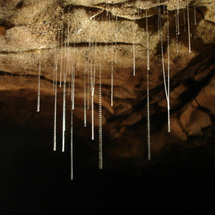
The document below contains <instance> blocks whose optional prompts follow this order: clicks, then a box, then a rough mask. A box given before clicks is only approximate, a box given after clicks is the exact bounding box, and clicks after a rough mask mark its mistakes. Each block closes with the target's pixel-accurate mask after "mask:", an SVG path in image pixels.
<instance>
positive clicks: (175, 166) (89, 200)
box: [0, 127, 215, 215]
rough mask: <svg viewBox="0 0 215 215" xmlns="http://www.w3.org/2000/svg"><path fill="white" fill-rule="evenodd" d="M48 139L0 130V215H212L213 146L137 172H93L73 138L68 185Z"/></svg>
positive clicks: (66, 167)
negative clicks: (72, 163) (72, 174)
mask: <svg viewBox="0 0 215 215" xmlns="http://www.w3.org/2000/svg"><path fill="white" fill-rule="evenodd" d="M52 138H53V136H52V132H47V131H43V130H39V129H35V130H32V129H30V128H29V129H27V128H22V127H19V128H1V134H0V198H1V201H0V214H2V215H4V214H14V212H15V213H16V214H38V215H40V214H60V215H61V214H82V212H83V211H84V212H85V213H84V214H95V213H97V212H100V214H126V213H128V212H129V213H132V214H166V213H169V214H182V213H183V214H196V213H197V212H198V213H201V214H213V211H214V203H215V201H214V200H215V198H214V191H215V190H214V182H215V181H214V179H215V178H214V167H215V165H214V164H215V157H214V154H215V153H214V152H215V147H214V146H213V144H209V145H207V146H204V147H198V149H195V148H193V149H190V150H192V153H191V151H190V150H189V149H186V150H185V151H183V152H180V153H178V154H177V152H174V154H172V155H170V154H169V155H168V154H167V155H166V156H172V157H173V159H171V162H170V161H169V160H168V159H167V160H166V161H164V160H162V161H160V162H157V163H154V164H152V165H150V164H149V165H146V166H145V167H142V168H138V167H137V168H135V167H134V168H127V167H126V165H124V166H122V168H119V166H120V165H117V164H116V166H117V167H114V166H110V165H108V164H107V163H105V164H104V170H102V171H99V170H97V166H96V165H91V164H89V163H88V160H87V159H86V155H87V153H88V151H86V149H85V148H84V147H83V144H82V142H80V141H81V140H80V138H78V137H75V140H76V142H75V146H74V155H75V158H74V168H75V171H74V181H70V155H69V149H67V151H66V152H65V153H61V152H60V150H59V151H57V152H53V151H52ZM59 142H60V141H59ZM68 144H69V143H68V141H67V147H68ZM145 162H149V161H147V160H145ZM105 165H106V166H107V168H105Z"/></svg>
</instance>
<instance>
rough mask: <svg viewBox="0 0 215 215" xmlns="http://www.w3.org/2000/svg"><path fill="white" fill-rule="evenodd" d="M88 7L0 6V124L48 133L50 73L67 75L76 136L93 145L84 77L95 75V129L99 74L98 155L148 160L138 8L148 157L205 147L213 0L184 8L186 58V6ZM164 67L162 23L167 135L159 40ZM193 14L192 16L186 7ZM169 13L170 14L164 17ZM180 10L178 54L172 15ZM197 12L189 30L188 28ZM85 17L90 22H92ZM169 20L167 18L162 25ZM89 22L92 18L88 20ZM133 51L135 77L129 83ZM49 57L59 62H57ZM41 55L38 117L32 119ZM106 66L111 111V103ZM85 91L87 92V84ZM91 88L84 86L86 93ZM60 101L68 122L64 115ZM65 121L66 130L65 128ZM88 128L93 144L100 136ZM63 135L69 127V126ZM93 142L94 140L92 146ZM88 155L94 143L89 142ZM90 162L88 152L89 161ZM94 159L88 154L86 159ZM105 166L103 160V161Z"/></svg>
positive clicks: (210, 125)
mask: <svg viewBox="0 0 215 215" xmlns="http://www.w3.org/2000/svg"><path fill="white" fill-rule="evenodd" d="M177 2H178V1H177V0H169V1H167V0H161V1H155V0H151V1H138V0H137V1H135V0H134V1H124V0H113V1H100V0H96V1H92V0H86V1H84V0H79V1H75V0H64V1H57V0H42V1H40V2H39V3H38V1H35V0H32V1H27V0H23V1H20V0H11V1H3V0H0V95H1V96H0V112H1V115H0V121H1V122H2V123H1V127H7V126H8V127H9V126H14V127H17V126H22V127H31V128H32V129H33V128H36V127H42V128H44V129H48V130H50V131H52V129H53V109H54V107H53V106H54V92H53V80H54V75H55V74H54V71H55V70H54V68H55V62H56V58H57V62H58V63H57V66H58V86H60V82H61V81H62V80H61V79H62V77H61V75H60V70H61V68H62V71H67V78H66V81H67V92H69V90H70V85H69V83H70V72H71V70H69V69H68V68H75V76H76V80H75V84H76V85H75V111H74V116H75V134H76V135H77V136H78V137H81V138H82V139H83V140H84V141H83V144H86V145H87V144H88V143H89V144H91V141H88V140H89V139H90V131H91V130H90V124H91V111H90V110H88V111H87V121H88V128H83V98H84V74H86V77H87V78H88V74H89V71H90V68H91V66H92V68H95V84H96V89H95V104H96V105H95V125H96V126H98V103H99V92H98V86H99V67H100V66H101V68H102V105H103V134H104V138H103V139H104V158H105V159H107V160H108V161H109V163H111V160H114V159H119V158H120V159H124V158H129V159H132V158H142V157H143V158H144V159H146V152H147V141H146V135H147V130H146V70H147V65H146V64H147V48H146V47H147V40H146V38H147V37H146V35H147V33H146V9H148V11H147V14H148V22H149V43H150V50H149V54H150V111H151V133H152V134H151V135H152V136H151V148H152V156H154V157H156V156H158V155H161V154H162V152H165V151H166V150H171V149H172V148H173V147H174V146H180V147H182V148H183V147H191V146H197V145H199V142H201V144H206V143H208V142H209V140H210V139H211V138H212V137H214V129H215V126H214V116H215V104H214V101H215V88H214V85H215V78H214V69H215V46H214V43H215V28H214V25H215V24H214V22H215V18H214V10H215V2H214V1H213V0H208V1H200V0H198V1H197V0H196V1H191V2H189V3H190V4H189V20H190V32H191V46H192V52H191V53H189V51H188V46H189V44H188V41H189V38H188V30H189V29H188V22H187V8H186V2H187V1H185V0H180V2H179V5H178V4H177ZM158 5H161V7H160V8H161V26H162V28H161V29H163V31H162V40H163V45H164V48H163V51H164V60H165V68H166V70H167V57H168V51H167V50H168V49H167V45H168V41H167V26H168V23H169V26H170V29H169V31H170V44H169V48H170V71H171V93H170V101H171V126H172V127H171V133H168V132H167V110H166V98H165V93H164V87H163V75H162V60H161V58H162V54H161V53H162V49H161V37H160V34H159V31H158V16H157V14H158V10H157V7H158ZM194 7H196V10H194ZM167 10H168V14H167ZM177 10H178V11H179V26H180V34H179V35H178V54H177V43H176V40H177V37H176V25H175V23H176V13H177ZM195 13H196V22H197V23H196V25H195V22H194V19H195ZM92 16H94V17H93V18H92ZM168 16H169V19H168ZM91 18H92V19H91ZM134 45H135V66H136V76H135V77H133V75H132V73H133V53H134V52H133V51H134ZM56 56H57V57H56ZM39 58H40V63H41V112H40V113H39V114H38V113H36V101H37V85H38V83H37V82H38V67H39ZM112 66H113V69H114V106H113V107H112V106H111V103H110V91H111V87H110V85H111V67H112ZM86 82H87V92H88V93H90V92H89V89H90V82H89V79H87V80H86ZM88 86H89V87H88ZM62 89H63V87H61V88H60V87H59V88H58V118H57V122H58V123H57V126H58V137H59V142H60V140H61V125H62V123H61V122H62ZM70 109H71V107H70V95H69V93H68V95H67V116H70ZM69 123H70V122H69V118H68V126H67V127H68V128H69ZM97 133H98V132H97V127H96V139H98V135H97ZM68 136H69V129H68ZM96 143H97V142H96ZM91 145H92V146H91V148H93V150H94V151H95V152H96V150H97V144H91ZM89 156H90V155H89ZM93 156H94V155H93ZM107 163H108V162H107Z"/></svg>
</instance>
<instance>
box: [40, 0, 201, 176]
mask: <svg viewBox="0 0 215 215" xmlns="http://www.w3.org/2000/svg"><path fill="white" fill-rule="evenodd" d="M157 3H158V34H159V37H160V47H161V64H162V75H163V84H164V94H165V97H166V101H167V116H168V117H167V118H168V119H167V121H168V132H170V18H169V11H168V8H165V6H164V7H163V14H164V15H166V19H167V25H166V38H165V37H164V35H165V31H164V27H163V26H164V25H163V23H162V22H163V17H162V16H163V15H162V13H161V2H160V0H157ZM109 6H110V5H108V8H107V13H106V19H108V20H109V21H110V22H113V20H111V18H110V11H109ZM179 8H180V5H179V0H177V6H176V10H175V29H176V49H177V54H178V51H179V50H178V46H179V37H178V36H179V35H180V17H179V16H180V9H179ZM189 10H190V8H189V2H188V0H187V5H186V10H184V11H183V19H184V31H186V25H187V31H188V50H189V53H190V52H191V33H190V13H189ZM103 11H104V9H101V10H100V11H99V12H98V13H96V14H94V15H92V16H91V17H90V18H89V19H87V20H86V21H85V22H84V23H83V25H82V26H81V28H80V29H78V31H77V33H76V35H78V34H80V32H81V31H82V30H83V29H84V28H85V27H86V26H87V25H88V24H89V23H90V22H91V21H92V20H93V21H96V19H95V18H96V17H97V16H98V15H100V14H101V13H102V12H103ZM138 13H139V12H138ZM186 13H187V14H186ZM186 15H187V16H186ZM64 19H65V17H64V16H63V19H62V21H61V23H60V24H59V25H58V30H57V32H58V34H57V38H54V41H55V43H57V44H58V45H56V48H55V49H54V67H53V91H54V135H53V136H54V137H53V150H54V151H56V149H57V104H58V87H59V88H62V86H63V88H62V98H63V103H62V107H63V109H62V152H64V151H65V146H66V145H65V144H66V119H67V117H66V110H67V107H66V105H67V99H66V98H67V96H66V95H67V94H66V91H67V89H69V91H68V94H71V97H70V98H71V116H70V118H71V123H70V125H71V129H70V141H71V142H70V153H71V179H73V139H74V122H73V119H74V109H75V78H76V69H77V70H78V68H79V66H78V67H77V68H76V62H75V61H74V56H72V54H71V51H70V23H69V21H68V24H67V31H66V29H65V26H64V21H65V20H64ZM186 19H187V22H186ZM194 24H195V25H196V24H197V17H196V6H194ZM115 27H116V30H115V31H116V32H118V18H117V16H115ZM145 34H146V83H147V84H146V88H147V90H146V100H147V103H146V109H147V145H148V159H149V160H150V159H151V142H150V141H151V130H150V129H151V128H150V30H149V3H148V2H147V3H146V9H145ZM135 38H136V31H134V32H133V46H132V49H133V51H132V53H133V69H132V70H133V76H135V75H136V44H135ZM164 41H166V44H167V48H166V49H164ZM108 45H109V44H106V51H107V49H108ZM111 46H112V58H111V60H110V81H111V82H110V86H111V88H110V92H111V93H110V106H112V107H113V105H114V101H113V100H114V64H116V63H117V46H118V45H117V35H116V36H115V42H114V43H112V44H111ZM89 49H90V53H91V54H89V55H88V57H87V58H86V62H84V69H83V83H84V87H83V91H84V92H83V94H84V97H83V98H84V101H83V109H84V123H83V124H84V127H87V111H88V110H90V106H91V139H92V140H94V139H95V113H94V111H95V105H94V99H95V90H96V73H97V72H98V78H99V79H98V81H99V83H98V96H99V103H98V104H99V105H98V113H99V117H98V121H99V125H98V134H99V139H98V140H99V145H98V163H99V165H98V167H99V169H102V168H103V139H102V124H103V123H102V61H101V57H100V58H99V60H97V56H98V51H101V50H102V46H101V43H100V44H99V45H97V43H96V42H95V41H94V42H92V38H91V35H90V38H89ZM74 50H75V45H74ZM164 50H166V54H167V71H166V69H165V57H164ZM73 55H75V54H74V53H73ZM37 59H38V96H37V112H40V88H41V86H40V78H41V51H40V50H39V51H38V52H37ZM65 59H66V60H65ZM97 64H98V66H97ZM166 76H167V77H166ZM67 77H70V83H69V85H68V82H67ZM58 80H59V83H58ZM68 86H69V87H68Z"/></svg>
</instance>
